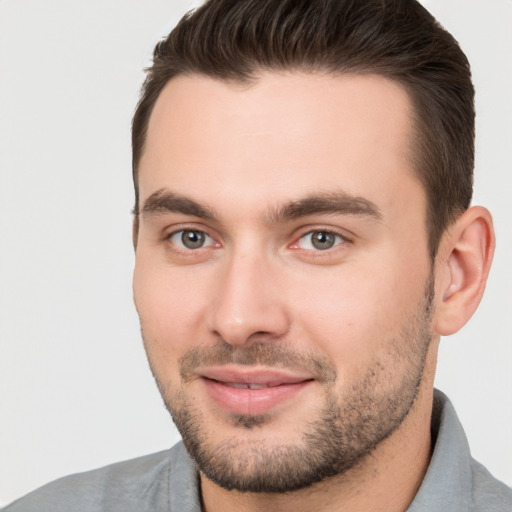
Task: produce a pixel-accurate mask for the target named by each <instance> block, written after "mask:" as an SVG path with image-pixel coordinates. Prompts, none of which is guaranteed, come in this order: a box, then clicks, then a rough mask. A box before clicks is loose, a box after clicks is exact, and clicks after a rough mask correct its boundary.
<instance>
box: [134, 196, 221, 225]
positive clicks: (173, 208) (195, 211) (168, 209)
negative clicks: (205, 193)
mask: <svg viewBox="0 0 512 512" xmlns="http://www.w3.org/2000/svg"><path fill="white" fill-rule="evenodd" d="M164 213H182V214H184V215H192V216H194V217H199V218H200V219H205V220H214V219H215V214H214V213H213V211H212V210H210V208H208V207H207V206H205V205H202V204H200V203H198V202H197V201H194V200H193V199H189V198H188V197H184V196H181V195H179V194H176V193H174V192H171V191H168V190H164V189H160V190H158V191H156V192H154V193H153V194H151V195H150V196H149V197H148V198H147V199H146V200H145V201H144V206H143V207H142V214H145V215H148V214H149V215H158V214H164Z"/></svg>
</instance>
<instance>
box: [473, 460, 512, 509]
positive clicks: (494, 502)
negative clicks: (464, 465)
mask: <svg viewBox="0 0 512 512" xmlns="http://www.w3.org/2000/svg"><path fill="white" fill-rule="evenodd" d="M471 472H472V475H473V488H472V509H471V510H472V511H474V512H477V511H484V510H485V512H505V511H512V489H511V488H510V487H508V486H507V485H505V484H504V483H503V482H500V481H499V480H497V479H496V478H494V477H493V476H492V475H491V473H490V472H489V471H488V470H487V469H486V468H485V467H484V466H482V464H480V463H479V462H477V461H476V460H474V459H473V460H472V461H471Z"/></svg>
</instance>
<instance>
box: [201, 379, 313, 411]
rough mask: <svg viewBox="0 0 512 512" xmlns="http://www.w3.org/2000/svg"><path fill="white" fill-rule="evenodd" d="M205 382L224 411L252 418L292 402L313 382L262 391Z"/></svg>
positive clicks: (215, 382)
mask: <svg viewBox="0 0 512 512" xmlns="http://www.w3.org/2000/svg"><path fill="white" fill-rule="evenodd" d="M203 382H204V383H205V385H206V389H207V390H208V393H209V395H210V396H211V397H212V398H213V399H214V400H215V401H216V402H217V403H218V404H219V405H220V406H221V407H222V408H223V409H225V410H226V411H228V412H230V413H233V414H243V415H251V416H252V415H258V414H265V413H266V412H269V411H270V410H271V409H273V408H274V407H276V406H277V405H279V404H282V403H283V402H285V401H287V400H290V399H291V398H293V397H294V396H296V395H297V393H299V392H300V391H302V390H303V389H304V388H305V387H307V386H308V385H310V384H311V383H312V382H313V381H311V380H306V381H302V382H297V383H293V384H281V385H279V386H273V387H268V388H261V389H247V388H243V389H239V388H233V387H230V386H226V385H225V384H222V383H221V382H218V381H215V380H210V379H206V378H205V379H203Z"/></svg>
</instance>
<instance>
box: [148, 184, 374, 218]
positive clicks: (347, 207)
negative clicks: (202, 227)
mask: <svg viewBox="0 0 512 512" xmlns="http://www.w3.org/2000/svg"><path fill="white" fill-rule="evenodd" d="M141 213H142V214H145V215H159V214H165V213H182V214H184V215H191V216H194V217H198V218H200V219H205V220H216V218H217V216H216V215H215V213H214V211H213V210H212V209H210V208H209V207H208V206H206V205H204V204H201V203H199V202H197V201H194V200H193V199H190V198H188V197H185V196H182V195H180V194H177V193H175V192H171V191H169V190H165V189H160V190H158V191H156V192H154V193H153V194H151V195H150V196H149V197H148V198H147V199H146V201H145V202H144V205H143V207H142V210H141ZM322 214H323V215H329V214H331V215H340V214H342V215H357V216H367V217H370V218H373V219H375V220H381V219H382V213H381V211H380V209H379V208H378V207H377V205H375V204H374V203H373V202H371V201H369V200H368V199H365V198H363V197H359V196H354V195H351V194H349V193H347V192H343V191H337V192H321V193H317V194H312V195H310V196H307V197H304V198H302V199H299V200H292V201H289V202H288V203H286V204H285V205H283V206H281V207H278V208H274V209H271V210H270V212H269V214H268V220H269V222H270V224H278V223H281V222H286V221H290V220H295V219H299V218H302V217H308V216H311V215H322Z"/></svg>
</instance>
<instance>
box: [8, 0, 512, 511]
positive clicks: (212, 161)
mask: <svg viewBox="0 0 512 512" xmlns="http://www.w3.org/2000/svg"><path fill="white" fill-rule="evenodd" d="M473 139H474V110H473V86H472V84H471V80H470V71H469V65H468V63H467V60H466V58H465V56H464V54H463V53H462V51H461V50H460V49H459V47H458V45H457V43H456V42H455V40H454V39H453V38H452V37H451V36H450V35H449V34H447V33H446V32H445V31H444V30H443V29H442V28H441V27H440V26H439V25H438V24H437V23H436V22H435V20H433V18H432V17H431V16H430V15H429V14H428V13H427V12H426V11H425V10H424V9H423V8H422V7H421V6H419V5H418V4H417V3H415V2H413V1H399V0H369V1H366V2H352V1H344V0H323V1H320V0H318V1H311V0H308V1H298V0H293V1H292V0H266V1H261V0H260V1H256V0H213V1H210V2H207V3H206V4H205V5H204V6H203V7H201V8H199V9H198V10H196V11H195V12H194V13H192V14H190V15H187V16H186V17H185V18H183V19H182V21H181V22H180V23H179V24H178V26H177V27H176V28H175V29H174V30H173V31H172V32H171V34H170V35H169V37H168V38H167V39H166V40H165V41H162V42H161V43H159V44H158V45H157V47H156V49H155V54H154V64H153V66H152V68H151V69H150V70H149V73H148V78H147V80H146V83H145V85H144V88H143V92H142V98H141V101H140V102H139V105H138V107H137V110H136V112H135V116H134V121H133V170H134V183H135V191H136V203H135V208H134V245H135V248H136V266H135V272H134V299H135V304H136V307H137V311H138V313H139V316H140V320H141V327H142V332H143V338H144V344H145V348H146V351H147V354H148V358H149V361H150V365H151V368H152V371H153V374H154V376H155V379H156V381H157V384H158V387H159V389H160V392H161V394H162V397H163V398H164V401H165V403H166V405H167V408H168V409H169V411H170V412H171V414H172V416H173V419H174V421H175V423H176V425H177V426H178V429H179V430H180V433H181V434H182V437H183V444H181V443H180V444H178V445H177V446H175V447H174V448H173V449H172V450H171V451H169V452H162V453H159V454H155V455H150V456H147V457H144V458H141V459H136V460H133V461H129V462H126V463H121V464H117V465H113V466H109V467H107V468H103V469H100V470H97V471H93V472H90V473H86V474H83V475H77V476H72V477H68V478H65V479H62V480H59V481H57V482H54V483H53V484H50V485H48V486H46V487H44V488H42V489H40V490H39V491H36V492H35V493H32V494H31V495H29V496H27V497H26V498H25V499H22V500H19V501H18V502H15V503H14V504H13V505H11V506H10V507H7V509H6V510H7V511H12V512H16V511H20V510H45V509H47V510H94V511H98V510H124V511H126V510H151V511H153V510H172V511H199V510H201V509H203V510H206V511H209V512H211V511H235V510H236V511H241V510H254V511H256V510H272V511H281V510H282V511H287V510H295V511H297V510H300V511H314V510H322V511H340V510H350V511H359V510H361V511H363V510H364V511H366V510H383V511H395V510H396V511H403V510H410V511H423V510H425V511H426V510H429V511H430V510H443V511H444V510H486V511H489V510H491V511H492V510H496V511H498V510H500V511H501V510H510V509H512V491H511V490H510V489H508V488H507V487H506V486H504V485H503V484H501V483H500V482H498V481H496V480H495V479H494V478H493V477H492V476H491V475H490V474H489V473H488V472H487V471H486V470H485V469H484V468H483V467H482V466H481V465H479V464H478V463H477V462H476V461H474V460H473V459H471V456H470V454H469V450H468V447H467V442H466V440H465V436H464V433H463V431H462V427H461V426H460V423H459V422H458V420H457V417H456V415H455V412H454V410H453V408H452V406H451V404H450V403H449V401H448V400H447V398H446V397H445V396H444V395H442V394H441V393H439V392H435V393H434V391H433V381H434V373H435V366H436V357H437V349H438V345H439V339H440V336H441V335H448V334H452V333H454V332H456V331H457V330H458V329H460V328H461V327H462V326H463V325H464V324H465V323H466V322H467V321H468V319H469V318H470V317H471V315H472V314H473V312H474V311H475V309H476V308H477V306H478V303H479V301H480V299H481V297H482V294H483V290H484V287H485V282H486V278H487V274H488V271H489V267H490V264H491V260H492V254H493V249H494V234H493V228H492V220H491V217H490V214H489V213H488V212H487V210H485V209H484V208H481V207H470V201H471V193H472V169H473V155H474V149H473Z"/></svg>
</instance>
